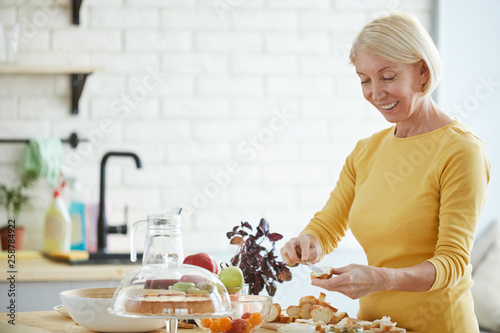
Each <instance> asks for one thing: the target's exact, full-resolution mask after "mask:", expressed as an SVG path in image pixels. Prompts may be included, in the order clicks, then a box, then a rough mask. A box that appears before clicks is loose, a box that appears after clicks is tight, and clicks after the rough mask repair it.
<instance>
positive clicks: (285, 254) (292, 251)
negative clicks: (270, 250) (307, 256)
mask: <svg viewBox="0 0 500 333" xmlns="http://www.w3.org/2000/svg"><path fill="white" fill-rule="evenodd" d="M297 248H300V242H299V241H298V239H297V238H295V237H294V238H291V239H290V240H289V241H288V242H286V244H285V245H284V246H283V248H281V257H282V258H283V261H284V262H285V263H286V264H287V265H293V264H296V263H300V262H301V260H300V257H299V256H298V253H297V250H296V249H297Z"/></svg>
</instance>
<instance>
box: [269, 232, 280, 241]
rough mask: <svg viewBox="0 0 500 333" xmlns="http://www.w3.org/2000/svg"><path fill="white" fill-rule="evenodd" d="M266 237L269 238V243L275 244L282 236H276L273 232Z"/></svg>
mask: <svg viewBox="0 0 500 333" xmlns="http://www.w3.org/2000/svg"><path fill="white" fill-rule="evenodd" d="M268 237H269V241H271V242H277V241H279V240H280V239H282V238H283V235H282V234H278V233H277V232H273V233H272V234H269V235H268Z"/></svg>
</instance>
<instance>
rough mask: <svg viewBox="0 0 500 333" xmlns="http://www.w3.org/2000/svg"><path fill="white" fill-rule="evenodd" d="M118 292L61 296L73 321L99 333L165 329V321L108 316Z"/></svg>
mask: <svg viewBox="0 0 500 333" xmlns="http://www.w3.org/2000/svg"><path fill="white" fill-rule="evenodd" d="M115 289H116V288H89V289H73V290H66V291H63V292H61V293H60V294H59V296H60V297H61V301H62V302H63V304H64V307H65V308H66V310H67V311H68V313H69V315H70V316H71V318H72V319H73V320H74V321H75V322H76V323H77V324H78V325H80V326H83V327H85V328H87V329H89V330H92V331H97V332H149V331H154V330H157V329H160V328H162V327H163V326H165V320H164V319H153V318H152V319H149V318H126V317H118V316H113V315H111V314H109V313H108V308H109V307H110V306H111V299H112V298H113V294H114V292H115Z"/></svg>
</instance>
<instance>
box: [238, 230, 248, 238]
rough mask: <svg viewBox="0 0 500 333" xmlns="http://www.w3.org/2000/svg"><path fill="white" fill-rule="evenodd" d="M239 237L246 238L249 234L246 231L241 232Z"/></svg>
mask: <svg viewBox="0 0 500 333" xmlns="http://www.w3.org/2000/svg"><path fill="white" fill-rule="evenodd" d="M238 235H240V236H242V237H245V236H248V233H247V232H246V231H244V230H240V231H238Z"/></svg>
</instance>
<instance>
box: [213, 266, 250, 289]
mask: <svg viewBox="0 0 500 333" xmlns="http://www.w3.org/2000/svg"><path fill="white" fill-rule="evenodd" d="M219 279H220V281H221V282H222V283H223V284H224V286H225V287H226V289H227V291H228V292H229V293H230V294H234V293H237V292H238V291H240V290H241V288H243V284H244V279H243V272H242V271H241V269H240V268H239V267H236V266H231V267H227V268H225V269H223V270H222V272H220V274H219Z"/></svg>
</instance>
